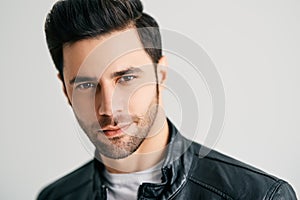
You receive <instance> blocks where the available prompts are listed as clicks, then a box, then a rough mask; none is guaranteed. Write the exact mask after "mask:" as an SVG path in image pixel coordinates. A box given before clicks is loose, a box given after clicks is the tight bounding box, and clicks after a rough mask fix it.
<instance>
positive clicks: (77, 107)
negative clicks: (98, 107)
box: [72, 93, 97, 121]
mask: <svg viewBox="0 0 300 200" xmlns="http://www.w3.org/2000/svg"><path fill="white" fill-rule="evenodd" d="M72 109H73V111H74V113H75V114H76V116H77V117H78V118H79V119H81V120H83V121H95V120H97V117H96V111H95V96H90V95H79V94H77V95H76V93H73V96H72Z"/></svg>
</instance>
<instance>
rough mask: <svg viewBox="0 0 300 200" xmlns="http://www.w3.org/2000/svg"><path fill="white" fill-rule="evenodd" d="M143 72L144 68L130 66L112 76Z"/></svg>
mask: <svg viewBox="0 0 300 200" xmlns="http://www.w3.org/2000/svg"><path fill="white" fill-rule="evenodd" d="M141 73H143V70H141V69H140V68H137V67H129V68H128V69H124V70H121V71H117V72H114V73H112V75H111V78H115V77H119V76H123V75H126V74H141Z"/></svg>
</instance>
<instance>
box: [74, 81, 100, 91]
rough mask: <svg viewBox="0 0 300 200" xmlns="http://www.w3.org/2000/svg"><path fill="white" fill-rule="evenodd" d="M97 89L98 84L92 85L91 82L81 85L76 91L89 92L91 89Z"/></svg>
mask: <svg viewBox="0 0 300 200" xmlns="http://www.w3.org/2000/svg"><path fill="white" fill-rule="evenodd" d="M95 87H96V84H95V83H90V82H87V83H81V84H79V85H77V86H76V89H79V90H87V89H89V88H95Z"/></svg>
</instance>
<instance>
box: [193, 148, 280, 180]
mask: <svg viewBox="0 0 300 200" xmlns="http://www.w3.org/2000/svg"><path fill="white" fill-rule="evenodd" d="M195 155H196V156H199V155H198V154H195ZM205 158H206V159H210V160H214V161H217V162H221V163H224V164H227V165H231V166H235V167H239V168H242V169H244V170H247V171H251V172H253V173H256V174H260V175H262V176H265V177H267V178H270V179H272V180H273V181H276V182H277V181H278V179H277V178H275V177H273V176H272V175H269V174H267V173H265V172H263V171H260V170H256V169H251V168H249V167H247V166H242V165H239V164H234V163H231V162H227V161H225V160H221V159H218V158H213V157H209V156H206V157H204V159H205Z"/></svg>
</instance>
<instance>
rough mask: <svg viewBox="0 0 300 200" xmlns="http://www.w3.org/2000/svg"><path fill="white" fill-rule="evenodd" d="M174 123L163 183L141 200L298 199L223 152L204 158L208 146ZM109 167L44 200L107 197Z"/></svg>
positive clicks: (91, 169)
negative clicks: (105, 173) (103, 176)
mask: <svg viewBox="0 0 300 200" xmlns="http://www.w3.org/2000/svg"><path fill="white" fill-rule="evenodd" d="M168 123H169V130H170V143H169V144H170V145H169V147H168V154H167V157H166V160H165V162H164V165H163V167H162V174H163V175H162V183H161V184H151V183H143V184H142V185H141V186H140V187H139V190H138V194H137V199H180V200H194V199H195V200H196V199H209V200H210V199H213V200H215V199H216V200H217V199H246V200H248V199H249V200H256V199H259V200H269V199H273V200H279V199H284V200H294V199H297V198H296V195H295V192H294V191H293V189H292V188H291V186H290V185H289V184H288V183H287V182H285V181H283V180H281V179H278V178H276V177H274V176H271V175H269V174H266V173H265V172H262V171H260V170H258V169H255V168H253V167H251V166H249V165H246V164H244V163H242V162H239V161H237V160H235V159H232V158H230V157H227V156H225V155H223V154H221V153H218V152H216V151H210V153H209V154H208V155H207V156H205V157H204V158H201V156H199V152H200V148H203V146H201V145H199V144H197V143H194V142H191V141H190V140H187V139H186V138H184V137H183V136H181V135H180V133H178V132H177V130H176V128H175V127H174V126H173V125H172V123H170V122H169V121H168ZM103 167H104V166H103V164H102V163H101V162H99V161H98V160H97V159H94V160H92V161H90V162H89V163H87V164H85V165H84V166H82V167H81V168H79V169H77V170H76V171H74V172H72V173H71V174H69V175H67V176H65V177H63V178H61V179H59V180H58V181H56V182H54V183H52V184H51V185H49V186H48V187H46V188H45V189H44V190H43V191H42V192H41V193H40V194H39V196H38V199H39V200H43V199H47V200H54V199H63V200H76V199H80V200H81V199H82V200H85V199H91V200H92V199H99V200H102V199H106V187H105V185H103V183H102V180H101V176H100V173H99V172H100V171H101V170H102V169H103Z"/></svg>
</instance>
